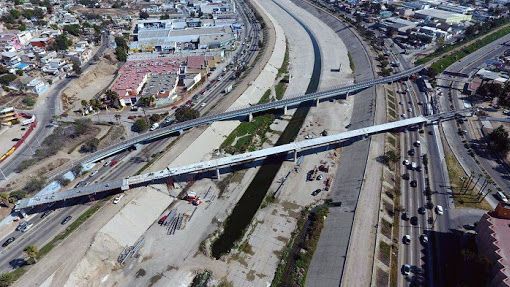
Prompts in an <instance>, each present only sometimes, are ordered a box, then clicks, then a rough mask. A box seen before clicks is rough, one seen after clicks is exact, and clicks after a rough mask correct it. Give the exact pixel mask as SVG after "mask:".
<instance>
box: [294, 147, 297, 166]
mask: <svg viewBox="0 0 510 287" xmlns="http://www.w3.org/2000/svg"><path fill="white" fill-rule="evenodd" d="M297 158H298V151H297V149H295V150H294V163H296V162H297Z"/></svg>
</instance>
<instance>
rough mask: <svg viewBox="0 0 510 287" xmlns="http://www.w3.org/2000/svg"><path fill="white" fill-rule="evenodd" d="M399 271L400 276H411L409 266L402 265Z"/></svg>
mask: <svg viewBox="0 0 510 287" xmlns="http://www.w3.org/2000/svg"><path fill="white" fill-rule="evenodd" d="M401 271H402V274H404V275H406V276H407V275H409V274H411V265H409V264H404V265H402V269H401Z"/></svg>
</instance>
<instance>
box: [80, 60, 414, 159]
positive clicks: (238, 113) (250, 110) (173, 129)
mask: <svg viewBox="0 0 510 287" xmlns="http://www.w3.org/2000/svg"><path fill="white" fill-rule="evenodd" d="M422 69H423V66H417V67H414V68H412V69H409V70H407V71H404V72H400V73H398V74H394V75H391V76H388V77H383V78H379V79H375V80H368V81H363V82H360V83H357V84H354V85H350V86H345V87H338V88H332V89H328V90H325V91H321V92H316V93H310V94H305V95H299V96H294V97H290V98H286V99H283V100H280V101H274V102H270V103H264V104H258V105H253V106H250V107H245V108H239V109H236V110H232V111H227V112H225V113H221V114H216V115H210V116H204V117H200V118H197V119H194V120H190V121H186V122H182V123H177V124H174V125H170V126H167V127H163V128H160V129H157V130H155V131H152V132H148V133H145V134H142V135H139V136H136V137H133V138H131V139H129V140H126V141H123V142H121V143H118V144H116V145H113V146H111V147H108V148H105V149H102V150H100V151H97V152H95V153H94V154H92V155H90V156H87V157H85V158H84V159H83V160H82V161H81V162H82V164H87V163H92V162H96V161H99V160H101V159H104V158H107V157H109V156H111V155H113V154H116V153H118V152H121V151H123V150H126V149H128V148H130V147H132V146H134V145H136V144H138V143H143V142H147V141H151V140H154V139H158V138H162V137H165V136H168V135H170V134H174V133H182V132H183V131H184V130H187V129H190V128H193V127H196V126H200V125H205V124H211V123H213V122H217V121H222V120H229V119H236V118H243V117H244V118H246V117H248V118H249V119H251V118H252V116H253V114H256V113H261V112H265V111H269V110H276V109H283V110H284V113H285V112H286V111H287V109H288V108H292V107H295V106H297V105H299V104H300V103H302V102H307V101H316V102H317V103H319V101H320V100H323V99H328V98H334V97H338V96H341V95H348V94H350V93H354V92H357V91H360V90H363V89H366V88H369V87H371V86H374V85H377V84H386V83H391V82H394V81H397V80H399V79H402V78H405V77H408V76H410V75H412V74H414V73H417V72H419V71H420V70H422Z"/></svg>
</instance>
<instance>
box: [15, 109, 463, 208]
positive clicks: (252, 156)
mask: <svg viewBox="0 0 510 287" xmlns="http://www.w3.org/2000/svg"><path fill="white" fill-rule="evenodd" d="M471 112H472V110H464V111H458V112H448V113H443V114H437V115H432V116H427V117H424V116H418V117H413V118H409V119H403V120H399V121H394V122H389V123H384V124H380V125H374V126H371V127H365V128H360V129H356V130H352V131H347V132H342V133H338V134H334V135H329V136H322V137H317V138H314V139H309V140H303V141H299V142H293V143H289V144H285V145H280V146H275V147H270V148H266V149H262V150H258V151H253V152H247V153H243V154H238V155H232V156H226V157H222V158H217V159H212V160H208V161H203V162H198V163H194V164H189V165H184V166H180V167H173V168H172V167H167V168H165V169H163V170H160V171H156V172H151V173H146V174H141V175H135V176H129V177H126V178H123V179H117V180H112V181H107V182H102V183H96V184H91V185H88V186H84V187H79V188H72V189H69V190H67V191H62V192H57V193H51V194H47V195H43V196H35V197H32V198H26V199H22V200H19V201H18V202H17V203H16V206H15V210H23V209H28V208H32V207H36V206H41V205H45V204H51V203H57V202H62V201H66V200H71V199H76V198H80V197H84V196H94V195H95V194H99V193H103V192H108V191H114V190H117V191H118V190H128V189H129V188H130V187H133V186H140V185H144V184H149V183H151V182H154V181H156V180H161V179H167V178H172V177H176V176H180V175H185V174H194V173H202V172H210V171H216V176H217V177H218V178H219V177H220V169H221V168H227V167H233V166H236V165H239V164H243V163H247V162H252V161H256V160H261V159H264V158H267V157H269V156H271V155H286V156H287V157H289V155H291V158H294V160H295V159H296V158H297V156H298V155H299V153H300V152H304V151H306V150H310V149H314V148H317V147H324V146H327V145H331V144H336V143H340V142H343V141H347V140H355V139H359V138H364V137H368V136H370V135H373V134H377V133H381V132H388V131H392V130H399V129H402V128H406V127H412V126H422V125H425V124H433V123H435V122H438V121H441V120H449V119H452V118H456V117H461V116H466V115H464V114H465V113H471Z"/></svg>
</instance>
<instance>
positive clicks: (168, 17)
mask: <svg viewBox="0 0 510 287" xmlns="http://www.w3.org/2000/svg"><path fill="white" fill-rule="evenodd" d="M159 19H160V20H167V19H170V15H168V14H163V15H161V16H160V17H159Z"/></svg>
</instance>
